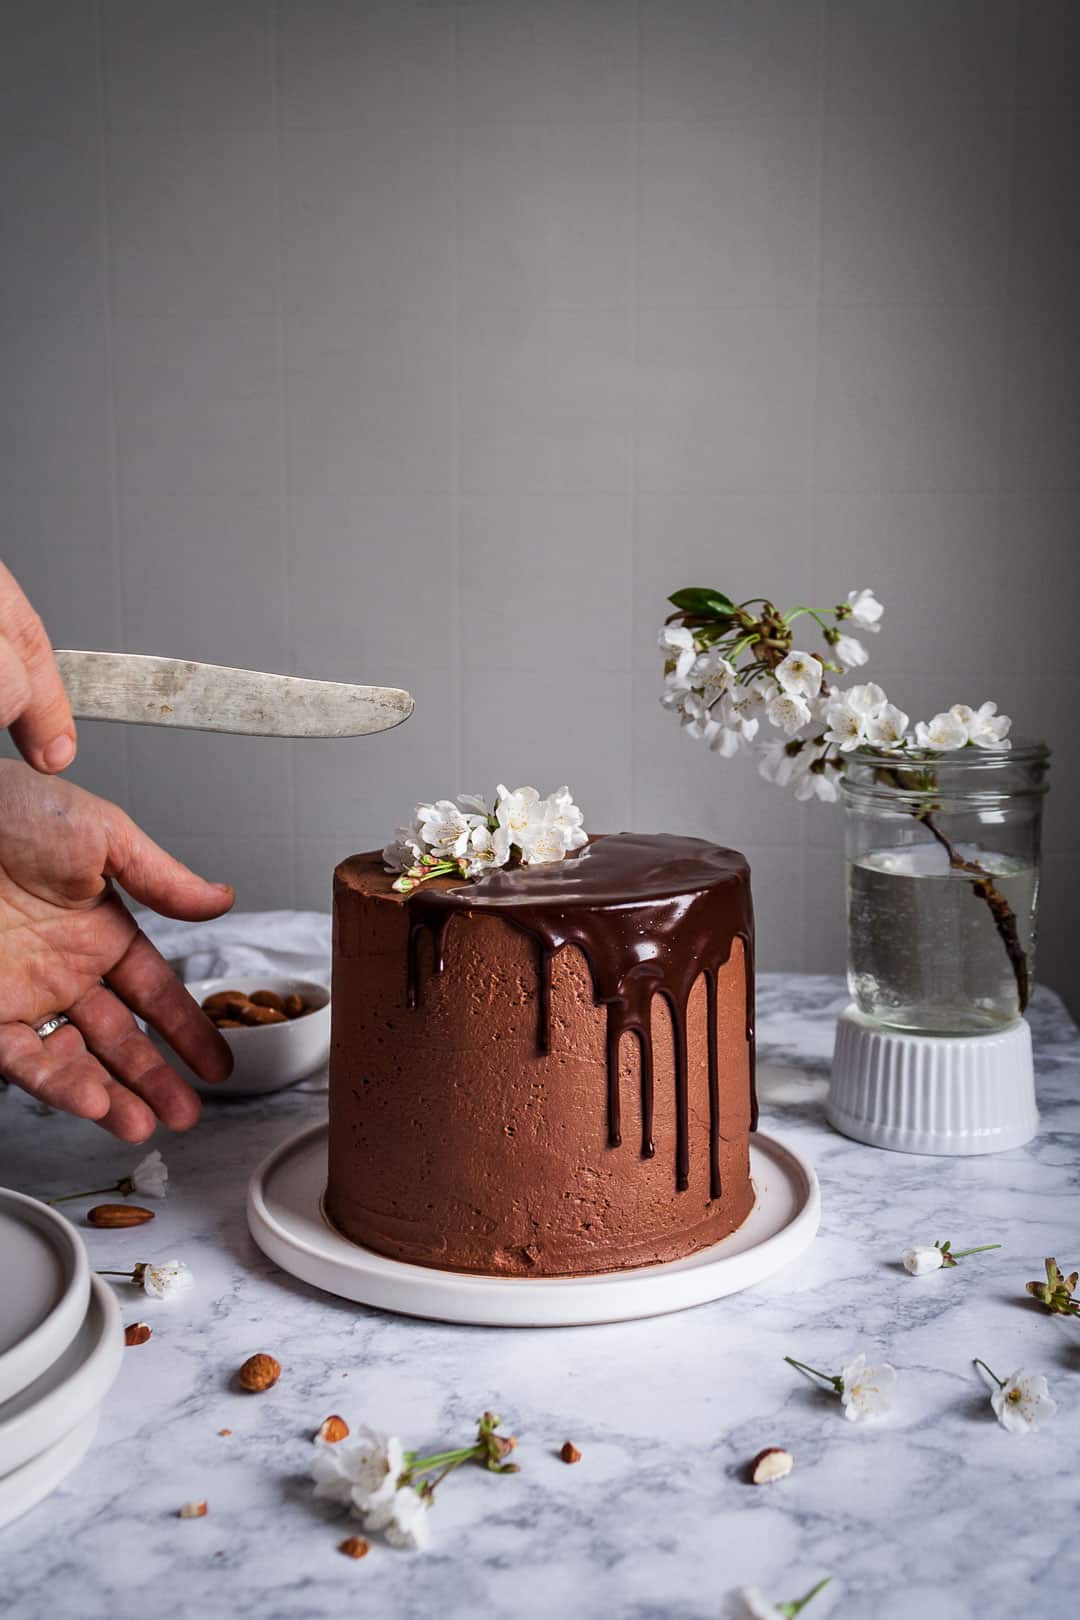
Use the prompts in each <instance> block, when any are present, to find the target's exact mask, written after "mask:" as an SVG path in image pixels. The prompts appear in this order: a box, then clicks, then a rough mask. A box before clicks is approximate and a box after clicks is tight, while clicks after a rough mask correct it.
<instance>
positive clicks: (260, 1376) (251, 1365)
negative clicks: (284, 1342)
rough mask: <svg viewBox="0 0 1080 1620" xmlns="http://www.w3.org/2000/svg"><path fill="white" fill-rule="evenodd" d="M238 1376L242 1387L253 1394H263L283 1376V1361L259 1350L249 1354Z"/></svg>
mask: <svg viewBox="0 0 1080 1620" xmlns="http://www.w3.org/2000/svg"><path fill="white" fill-rule="evenodd" d="M236 1376H237V1379H238V1381H239V1384H240V1387H241V1389H246V1390H247V1391H248V1393H249V1394H251V1395H261V1394H262V1392H263V1390H264V1389H269V1388H270V1386H271V1385H272V1384H276V1383H277V1381H278V1379H279V1378H280V1377H281V1363H280V1361H277V1360H276V1359H275V1358H274V1357H273V1356H268V1355H267V1354H266V1353H265V1351H259V1352H258V1354H257V1355H254V1356H248V1358H247V1360H246V1361H245V1362H244V1365H243V1366H242V1367H241V1368H240V1371H239V1372H238V1373H237V1375H236Z"/></svg>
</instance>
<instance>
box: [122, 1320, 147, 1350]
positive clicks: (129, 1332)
mask: <svg viewBox="0 0 1080 1620" xmlns="http://www.w3.org/2000/svg"><path fill="white" fill-rule="evenodd" d="M153 1333H154V1330H153V1328H152V1327H151V1326H150V1324H149V1322H132V1323H131V1324H130V1325H129V1326H128V1327H126V1328H125V1329H124V1343H125V1344H128V1345H131V1344H145V1343H146V1341H147V1339H149V1338H152V1337H153Z"/></svg>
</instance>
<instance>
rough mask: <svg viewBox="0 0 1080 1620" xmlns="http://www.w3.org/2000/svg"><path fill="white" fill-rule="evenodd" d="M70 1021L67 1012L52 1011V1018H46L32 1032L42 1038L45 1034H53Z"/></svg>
mask: <svg viewBox="0 0 1080 1620" xmlns="http://www.w3.org/2000/svg"><path fill="white" fill-rule="evenodd" d="M70 1023H71V1019H70V1018H69V1017H68V1015H67V1013H54V1014H53V1016H52V1018H46V1020H45V1022H44V1023H43V1024H38V1026H37V1028H36V1029H35V1030H34V1034H35V1035H39V1036H40V1037H41V1039H42V1040H44V1039H45V1038H46V1036H47V1035H53V1034H55V1032H56V1031H57V1030H58V1029H62V1028H63V1026H64V1025H65V1024H70Z"/></svg>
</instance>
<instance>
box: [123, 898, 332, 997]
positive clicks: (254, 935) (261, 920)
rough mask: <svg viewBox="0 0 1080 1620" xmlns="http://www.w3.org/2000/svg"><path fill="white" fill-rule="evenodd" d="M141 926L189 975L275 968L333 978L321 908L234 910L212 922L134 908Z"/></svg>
mask: <svg viewBox="0 0 1080 1620" xmlns="http://www.w3.org/2000/svg"><path fill="white" fill-rule="evenodd" d="M133 910H134V911H135V916H136V918H137V920H138V923H139V927H140V928H141V929H142V931H143V933H144V934H146V936H147V938H148V939H150V940H152V941H153V943H154V944H155V945H156V946H157V948H158V950H159V951H160V952H161V954H162V956H164V957H165V958H166V959H167V960H168V962H169V964H170V966H171V967H172V968H173V969H174V970H175V972H176V973H177V974H178V975H179V976H180V978H182V979H185V980H189V979H220V978H224V977H226V976H227V975H229V974H230V973H235V974H237V975H240V974H242V973H243V974H251V973H263V972H266V973H274V974H280V975H281V976H282V977H284V978H294V979H315V980H317V981H318V982H319V983H320V984H329V983H330V917H329V915H328V914H327V913H326V912H323V911H234V912H230V913H229V915H228V916H226V917H215V918H213V920H212V921H210V922H199V923H190V922H175V921H174V920H173V919H172V918H171V917H159V916H158V915H157V913H156V912H154V911H146V910H143V909H142V908H133Z"/></svg>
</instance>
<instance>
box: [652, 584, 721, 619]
mask: <svg viewBox="0 0 1080 1620" xmlns="http://www.w3.org/2000/svg"><path fill="white" fill-rule="evenodd" d="M668 601H669V602H670V603H671V604H672V606H673V607H677V608H678V609H679V611H680V613H689V614H691V615H692V616H693V617H694V618H710V619H730V618H731V617H732V616H733V614H734V612H735V604H734V602H733V601H732V600H731V598H730V597H729V596H725V595H724V594H723V592H722V591H714V590H710V589H709V588H708V587H707V586H705V585H688V586H687V587H686V589H685V590H682V591H676V592H675V593H674V594H673V595H672V596H669V597H668Z"/></svg>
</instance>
